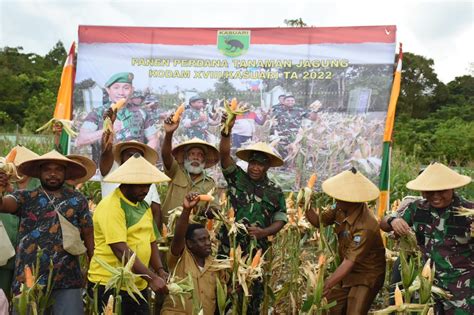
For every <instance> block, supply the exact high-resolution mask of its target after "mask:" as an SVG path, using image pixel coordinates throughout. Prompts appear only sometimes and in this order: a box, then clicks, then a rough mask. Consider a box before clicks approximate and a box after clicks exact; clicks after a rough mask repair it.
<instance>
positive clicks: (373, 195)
mask: <svg viewBox="0 0 474 315" xmlns="http://www.w3.org/2000/svg"><path fill="white" fill-rule="evenodd" d="M322 188H323V191H324V192H325V193H326V194H328V195H329V196H331V197H333V198H335V199H337V200H341V201H347V202H366V201H371V200H374V199H377V198H378V197H379V194H380V191H379V189H378V188H377V186H375V185H374V183H372V182H371V181H370V180H369V179H368V178H367V177H365V176H364V175H363V174H362V173H361V172H358V171H357V170H356V169H355V168H352V170H349V171H344V172H342V173H339V174H337V175H336V176H333V177H331V178H328V179H327V180H325V181H324V182H323V184H322Z"/></svg>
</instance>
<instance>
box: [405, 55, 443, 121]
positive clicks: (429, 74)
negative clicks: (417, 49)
mask: <svg viewBox="0 0 474 315" xmlns="http://www.w3.org/2000/svg"><path fill="white" fill-rule="evenodd" d="M433 65H434V62H433V59H429V58H425V57H423V56H420V55H415V54H412V53H409V52H406V53H404V54H403V69H402V83H401V91H400V97H399V99H398V105H397V111H398V113H399V114H405V115H408V116H409V117H413V118H424V117H426V116H427V115H428V114H429V113H430V112H432V107H435V108H436V106H432V103H433V101H434V100H435V96H436V93H437V92H438V93H441V92H443V89H442V88H440V85H442V83H441V82H440V81H439V80H438V76H437V75H436V73H435V71H434V69H433Z"/></svg>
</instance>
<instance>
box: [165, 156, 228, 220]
mask: <svg viewBox="0 0 474 315" xmlns="http://www.w3.org/2000/svg"><path fill="white" fill-rule="evenodd" d="M165 174H166V175H168V177H169V178H171V182H170V183H169V186H168V192H167V193H166V198H165V202H164V203H163V206H162V209H163V211H162V213H163V215H162V216H163V217H164V221H163V222H168V212H169V211H170V210H173V209H174V208H176V207H179V206H182V205H183V201H184V197H185V196H186V194H187V193H189V192H190V191H195V192H197V193H199V194H207V193H208V192H209V191H210V190H211V189H212V188H214V187H215V186H216V184H215V182H214V180H213V179H212V178H211V177H209V176H207V175H206V174H201V175H200V176H199V177H198V178H197V179H196V180H194V181H193V180H192V179H191V177H190V176H189V174H188V173H187V172H186V170H184V167H183V166H182V165H179V164H178V162H176V160H174V159H173V164H172V165H171V168H170V169H169V170H167V169H165ZM214 197H216V196H214ZM204 205H205V203H204V202H200V203H199V204H198V207H204ZM210 206H212V207H216V208H219V204H218V203H217V198H215V199H214V201H212V202H211V204H210Z"/></svg>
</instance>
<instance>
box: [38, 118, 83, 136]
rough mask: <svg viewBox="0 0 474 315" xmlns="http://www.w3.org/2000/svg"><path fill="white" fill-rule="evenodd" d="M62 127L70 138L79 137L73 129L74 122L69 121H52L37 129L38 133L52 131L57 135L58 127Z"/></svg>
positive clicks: (53, 119) (54, 119)
mask: <svg viewBox="0 0 474 315" xmlns="http://www.w3.org/2000/svg"><path fill="white" fill-rule="evenodd" d="M59 126H60V127H61V128H62V130H64V131H65V132H66V133H67V134H68V135H69V136H70V137H75V136H77V133H76V132H75V131H74V130H73V129H72V121H71V120H67V119H56V118H52V119H50V120H49V121H48V122H47V123H46V124H44V125H43V126H41V127H39V128H38V129H36V132H40V131H50V132H52V133H56V132H57V130H59V128H58V127H59Z"/></svg>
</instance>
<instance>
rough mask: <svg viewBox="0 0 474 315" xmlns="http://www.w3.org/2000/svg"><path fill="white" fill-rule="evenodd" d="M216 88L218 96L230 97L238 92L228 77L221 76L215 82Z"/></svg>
mask: <svg viewBox="0 0 474 315" xmlns="http://www.w3.org/2000/svg"><path fill="white" fill-rule="evenodd" d="M214 89H215V91H216V95H218V97H225V98H230V97H233V96H235V95H236V94H237V90H236V89H235V87H234V86H233V85H232V83H230V82H229V79H227V78H220V79H219V80H218V81H217V82H216V83H215V84H214Z"/></svg>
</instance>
